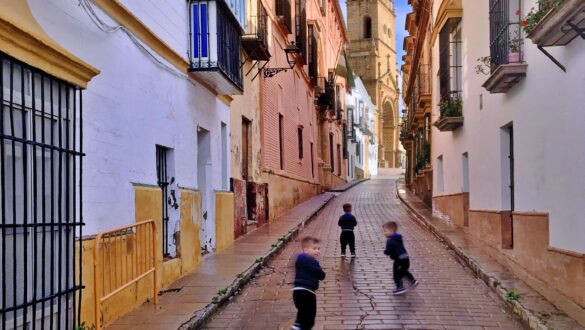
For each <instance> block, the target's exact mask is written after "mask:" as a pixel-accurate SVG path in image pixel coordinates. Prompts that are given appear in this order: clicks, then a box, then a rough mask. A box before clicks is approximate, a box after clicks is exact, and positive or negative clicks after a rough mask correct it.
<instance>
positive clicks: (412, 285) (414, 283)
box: [410, 280, 418, 289]
mask: <svg viewBox="0 0 585 330" xmlns="http://www.w3.org/2000/svg"><path fill="white" fill-rule="evenodd" d="M417 285H418V281H417V280H414V281H413V282H412V284H411V285H410V289H414V288H416V286H417Z"/></svg>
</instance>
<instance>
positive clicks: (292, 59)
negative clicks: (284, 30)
mask: <svg viewBox="0 0 585 330" xmlns="http://www.w3.org/2000/svg"><path fill="white" fill-rule="evenodd" d="M284 53H285V54H286V61H287V62H288V65H289V67H288V68H287V67H285V68H265V69H264V78H270V77H274V76H275V75H276V74H277V73H279V72H282V71H287V70H290V69H292V68H294V67H295V65H296V64H297V55H298V54H300V53H301V49H300V48H299V47H298V46H297V45H295V43H294V41H293V42H291V43H290V45H289V46H288V47H286V48H285V49H284Z"/></svg>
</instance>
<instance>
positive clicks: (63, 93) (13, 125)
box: [0, 52, 83, 329]
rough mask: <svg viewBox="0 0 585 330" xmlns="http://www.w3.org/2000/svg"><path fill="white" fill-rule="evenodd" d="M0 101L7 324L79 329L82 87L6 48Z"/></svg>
mask: <svg viewBox="0 0 585 330" xmlns="http://www.w3.org/2000/svg"><path fill="white" fill-rule="evenodd" d="M0 99H1V103H0V104H1V105H2V106H1V109H0V209H1V214H0V216H1V220H0V221H1V223H0V229H1V230H2V232H1V236H0V251H1V252H0V254H1V259H0V262H1V263H2V272H0V283H1V287H0V315H1V319H0V324H1V325H2V326H1V328H2V329H29V328H36V327H39V328H45V327H46V328H51V329H52V328H57V329H73V328H75V326H76V325H79V324H80V320H79V313H80V303H81V292H80V290H81V288H82V286H81V276H80V274H81V272H80V265H81V264H82V260H81V254H78V251H81V249H82V248H81V239H78V240H77V243H76V238H80V237H81V235H82V225H83V221H82V208H81V200H82V190H81V187H82V177H81V175H82V173H83V172H82V158H83V157H82V156H83V149H82V126H81V124H82V121H81V118H82V106H81V105H82V103H83V102H82V93H81V90H80V89H79V88H77V87H75V86H72V85H70V84H69V83H66V82H64V81H62V80H59V79H57V78H54V77H52V76H50V75H48V74H46V73H44V72H42V71H40V70H37V69H35V68H33V67H30V66H28V65H26V64H24V63H21V62H19V61H17V60H15V59H13V58H11V57H9V56H7V55H5V54H4V53H1V52H0ZM75 244H79V245H78V246H77V247H76V245H75Z"/></svg>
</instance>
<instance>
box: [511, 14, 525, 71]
mask: <svg viewBox="0 0 585 330" xmlns="http://www.w3.org/2000/svg"><path fill="white" fill-rule="evenodd" d="M516 16H518V26H516V25H510V26H509V27H510V28H511V29H512V30H513V31H512V35H511V38H510V44H509V48H510V53H509V54H508V63H520V62H522V56H521V55H522V36H521V34H520V33H521V28H520V26H521V25H522V22H523V20H522V10H520V9H518V10H516Z"/></svg>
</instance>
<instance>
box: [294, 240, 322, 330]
mask: <svg viewBox="0 0 585 330" xmlns="http://www.w3.org/2000/svg"><path fill="white" fill-rule="evenodd" d="M319 244H320V241H319V240H318V239H317V238H314V237H310V236H308V237H305V238H303V239H302V240H301V247H302V249H303V253H300V254H299V255H298V256H297V260H296V262H295V281H294V287H293V301H294V303H295V307H296V308H297V318H296V320H295V323H294V325H293V326H292V329H295V330H297V329H302V330H305V329H307V330H309V329H311V328H313V325H314V324H315V317H316V316H317V296H316V295H315V291H316V290H317V289H318V288H319V281H322V280H324V279H325V272H323V270H322V269H321V265H319V262H318V261H317V258H318V257H319V256H320V255H321V252H320V245H319Z"/></svg>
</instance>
